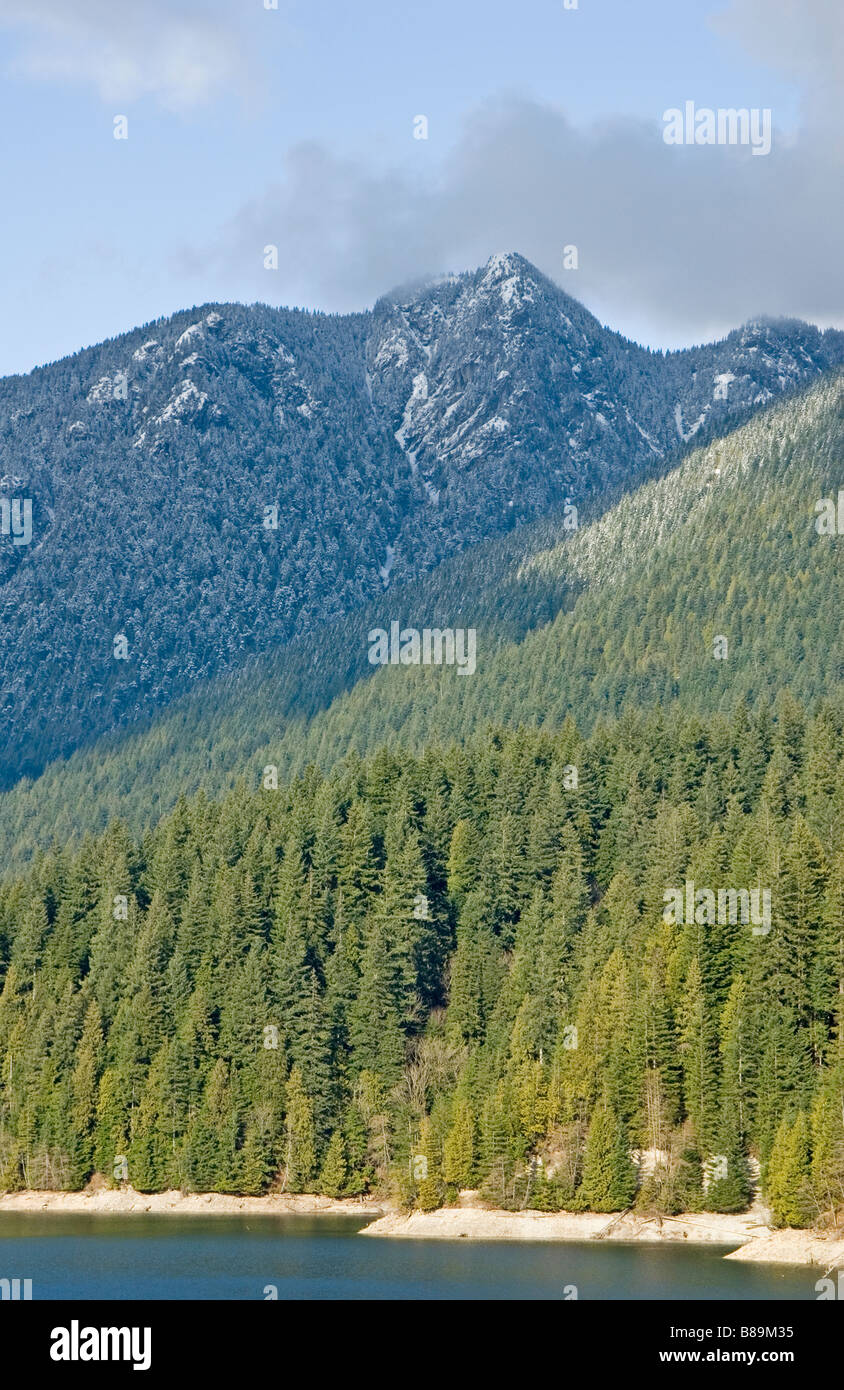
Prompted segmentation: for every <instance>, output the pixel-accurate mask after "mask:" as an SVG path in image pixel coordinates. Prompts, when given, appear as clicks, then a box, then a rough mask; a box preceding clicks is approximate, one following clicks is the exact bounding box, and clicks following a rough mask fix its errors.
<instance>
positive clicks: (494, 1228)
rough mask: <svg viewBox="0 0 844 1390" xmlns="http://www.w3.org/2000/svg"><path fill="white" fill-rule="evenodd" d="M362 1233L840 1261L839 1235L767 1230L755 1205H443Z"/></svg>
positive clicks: (843, 1258) (386, 1219)
mask: <svg viewBox="0 0 844 1390" xmlns="http://www.w3.org/2000/svg"><path fill="white" fill-rule="evenodd" d="M361 1234H362V1235H366V1236H392V1237H399V1238H403V1239H417V1240H461V1239H465V1240H534V1241H556V1240H558V1241H594V1240H606V1241H675V1242H676V1241H682V1242H685V1243H688V1244H689V1245H735V1246H737V1247H738V1248H737V1249H735V1250H733V1251H731V1252H730V1253H729V1254H728V1255H727V1256H726V1258H727V1259H728V1260H747V1261H759V1262H762V1263H768V1264H801V1265H815V1266H818V1267H820V1268H822V1269H823V1270H825V1271H826V1270H829V1269H832V1268H844V1234H842V1235H841V1236H840V1237H839V1236H834V1235H829V1236H823V1235H818V1234H817V1233H816V1232H810V1231H773V1230H771V1228H770V1227H769V1226H768V1225H766V1224H765V1222H764V1220H763V1219H762V1218H761V1217H760V1214H759V1213H758V1212H756V1213H754V1212H753V1211H750V1212H747V1213H744V1214H742V1215H739V1216H722V1215H718V1214H716V1213H714V1212H703V1213H700V1214H695V1215H688V1216H681V1217H661V1218H645V1217H641V1216H634V1215H632V1214H628V1215H618V1216H599V1215H596V1214H595V1213H593V1212H555V1213H548V1214H547V1215H546V1214H545V1213H543V1212H531V1211H525V1212H504V1211H490V1210H485V1209H483V1208H478V1207H447V1208H442V1209H441V1210H440V1211H434V1212H412V1213H411V1214H410V1215H409V1216H408V1215H403V1214H401V1213H397V1212H389V1213H387V1214H386V1215H384V1216H382V1217H380V1218H379V1219H378V1220H376V1221H373V1222H372V1224H371V1225H369V1226H367V1227H366V1228H365V1230H364V1231H362V1232H361Z"/></svg>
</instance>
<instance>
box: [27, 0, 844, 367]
mask: <svg viewBox="0 0 844 1390" xmlns="http://www.w3.org/2000/svg"><path fill="white" fill-rule="evenodd" d="M842 16H844V5H841V3H840V0H799V3H798V0H579V6H578V9H577V10H567V9H565V8H564V5H563V0H522V3H519V4H513V3H504V0H424V3H418V4H417V3H413V0H409V3H406V4H398V3H396V0H361V3H360V4H358V5H356V6H353V5H349V4H348V2H347V0H346V2H345V3H341V0H278V9H277V10H266V9H265V8H264V4H263V0H205V3H204V4H201V5H200V4H195V3H192V2H191V0H145V3H144V4H143V5H142V6H140V5H138V4H136V3H134V0H0V66H1V67H2V71H3V75H4V77H3V82H2V83H0V119H2V122H3V130H4V132H5V138H4V140H3V142H2V145H0V177H2V187H3V189H4V192H5V195H6V196H5V198H4V200H3V213H2V218H0V243H1V244H0V251H2V262H1V263H2V273H3V279H4V284H3V303H4V307H5V318H6V332H5V333H4V334H3V339H2V343H1V344H0V373H8V372H13V371H22V370H28V369H29V368H31V367H32V366H34V365H36V364H38V363H42V362H45V361H49V360H53V359H55V358H57V357H60V356H62V355H64V354H66V353H68V352H71V351H74V350H75V349H77V348H79V347H82V346H85V345H87V344H89V343H91V342H95V341H98V340H99V339H101V338H104V337H107V336H112V335H114V334H117V333H119V332H122V331H124V330H126V329H128V328H130V327H133V326H134V325H136V324H138V323H141V322H145V321H147V320H149V319H151V318H154V317H156V316H157V315H159V314H169V313H172V312H175V311H176V310H177V309H180V308H183V307H188V306H190V305H192V304H195V303H204V302H206V301H209V300H228V299H241V300H247V301H251V300H255V299H263V300H267V301H269V302H271V303H277V304H286V303H298V304H307V305H309V306H310V307H316V308H324V309H329V310H346V309H350V308H362V307H365V306H366V305H368V304H371V303H372V302H373V300H374V299H375V298H376V297H377V295H378V294H380V293H384V292H386V291H387V290H389V289H390V288H392V287H393V285H394V284H395V283H399V282H401V281H402V280H404V279H409V278H412V277H414V276H417V275H422V274H428V273H438V272H440V271H443V270H460V269H465V268H467V267H470V266H472V265H475V264H478V263H479V262H481V261H482V260H484V259H485V258H486V257H487V256H488V255H490V254H492V253H493V252H494V251H497V250H517V251H522V252H523V253H524V254H525V255H528V256H529V257H530V258H531V259H532V260H534V261H536V262H537V264H539V265H540V267H541V268H542V269H543V270H545V271H546V273H548V274H551V275H552V276H554V278H555V279H557V280H559V282H560V283H561V284H563V285H564V287H565V288H566V289H568V290H569V291H570V292H571V293H572V294H575V295H576V296H577V297H578V298H581V299H582V300H583V301H584V302H585V303H587V304H588V305H589V307H590V308H592V309H593V311H594V312H596V313H597V314H598V315H599V317H601V318H602V319H604V321H606V322H609V323H610V324H611V325H612V326H614V327H618V328H620V329H621V330H622V331H625V332H627V333H629V334H630V335H631V336H634V337H636V338H638V339H639V340H640V341H646V342H650V343H653V344H655V345H659V346H669V345H675V344H682V343H687V342H694V341H700V340H702V339H704V338H708V337H711V336H714V335H716V334H718V333H721V332H724V331H727V330H728V329H729V328H730V327H732V326H734V325H735V324H736V323H738V322H741V321H742V320H744V319H746V318H747V317H749V316H752V315H755V314H759V313H765V312H770V313H775V314H796V315H801V316H804V317H808V318H810V319H813V320H814V321H816V322H821V323H824V324H826V323H835V324H840V323H844V287H842V275H841V269H840V252H839V250H838V247H837V243H838V241H839V240H840V231H839V229H840V226H841V221H842V217H841V214H842V207H841V186H842V179H841V174H842V168H841V139H840V130H841V120H842V116H844V103H842V99H841V79H840V76H839V74H840V71H841V67H842V62H841V59H842V51H841V49H842V40H844V21H842ZM690 99H691V100H694V101H695V102H696V103H697V105H698V106H704V105H705V106H710V107H718V106H746V107H756V106H758V107H770V108H771V109H772V111H773V114H774V125H775V129H776V139H775V148H774V150H773V151H772V153H771V155H770V156H769V157H768V158H766V159H758V160H754V159H751V158H750V157H749V151H747V150H737V149H723V148H719V149H698V148H693V149H690V150H685V149H684V150H679V151H677V150H672V149H669V147H667V146H666V145H665V144H664V143H663V142H662V139H661V132H662V113H663V111H664V110H665V109H666V108H668V107H672V106H681V105H682V104H683V102H684V101H686V100H690ZM118 114H119V115H125V116H127V117H128V126H129V138H128V139H127V140H123V141H118V140H115V139H114V138H113V119H114V117H115V115H118ZM419 114H424V115H426V116H427V118H428V121H429V138H428V139H427V140H425V141H421V140H414V138H413V119H414V116H416V115H419ZM270 243H272V244H275V245H277V246H278V248H279V269H278V270H277V271H275V272H271V271H267V270H265V269H264V267H263V257H262V252H263V247H264V245H265V244H270ZM571 243H575V244H577V245H578V248H579V253H580V268H579V270H578V271H577V273H576V275H572V274H568V275H566V274H565V273H564V272H563V270H562V268H561V254H562V247H563V246H564V245H565V244H571Z"/></svg>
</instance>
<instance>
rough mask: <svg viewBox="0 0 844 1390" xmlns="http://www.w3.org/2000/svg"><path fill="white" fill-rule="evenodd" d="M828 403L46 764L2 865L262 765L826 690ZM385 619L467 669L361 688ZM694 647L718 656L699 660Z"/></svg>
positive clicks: (834, 596) (746, 435)
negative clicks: (822, 502)
mask: <svg viewBox="0 0 844 1390" xmlns="http://www.w3.org/2000/svg"><path fill="white" fill-rule="evenodd" d="M841 401H842V389H841V378H840V376H838V375H832V376H830V377H827V378H825V379H824V380H823V381H822V382H821V383H819V384H818V385H817V386H815V387H813V388H810V389H809V390H808V391H806V392H805V393H804V394H802V395H800V396H796V397H794V398H792V399H789V400H788V401H786V402H783V403H781V404H778V405H776V406H774V407H771V408H769V410H768V411H766V412H764V413H762V414H760V415H758V416H755V417H754V418H753V419H752V420H751V421H749V422H748V423H747V424H745V425H744V426H742V427H741V428H740V429H738V430H736V431H735V432H734V433H732V434H731V435H729V436H728V437H726V438H724V439H720V440H717V441H714V442H713V443H712V444H710V445H709V446H707V447H706V448H703V449H699V450H696V451H695V452H693V453H692V454H691V455H690V456H689V458H688V459H687V460H686V461H685V462H684V463H683V464H681V465H680V466H679V467H678V468H676V469H675V470H673V471H672V472H671V473H670V474H669V475H668V476H667V477H665V478H663V479H661V480H659V481H656V482H653V483H649V484H647V485H646V486H644V487H642V488H641V489H639V490H638V491H637V493H636V494H634V495H633V496H629V497H625V498H623V500H622V501H621V502H620V503H618V505H617V506H615V507H614V508H612V509H611V510H610V511H609V512H608V513H607V514H606V515H604V516H603V517H601V518H599V519H598V520H596V521H595V522H593V523H591V524H589V525H585V526H582V527H581V528H580V529H579V530H578V531H577V532H576V533H575V534H571V533H569V532H567V531H565V529H564V527H565V524H566V521H565V517H562V516H558V517H556V518H555V519H551V520H548V521H547V522H543V523H539V524H537V525H535V526H532V527H526V528H523V529H521V530H520V531H519V532H518V533H515V534H514V535H512V536H509V537H507V538H504V539H501V540H499V541H497V542H492V543H488V544H486V545H485V546H483V547H480V548H479V549H476V550H475V551H473V552H471V553H470V554H469V555H467V556H464V557H460V558H459V559H456V560H454V561H452V562H450V563H449V564H448V565H446V566H444V567H441V568H440V569H439V570H438V571H437V572H436V573H435V574H433V575H431V576H430V577H429V578H428V579H427V580H425V581H423V582H422V583H421V584H420V585H419V586H417V587H414V586H411V587H410V588H408V589H404V590H399V589H395V590H394V591H392V592H391V593H389V594H385V595H384V596H383V599H382V600H381V601H380V602H379V603H377V604H374V605H372V606H370V607H369V608H368V609H367V610H366V611H365V612H364V613H362V614H361V615H359V616H358V617H357V618H353V619H346V620H344V621H343V622H341V623H339V624H338V625H337V626H336V627H335V628H334V629H333V630H332V632H331V636H330V638H329V639H328V640H326V637H325V635H318V636H315V637H314V638H312V639H306V640H304V641H302V642H300V643H297V644H294V645H293V646H292V647H290V648H289V649H287V650H286V651H285V652H283V653H280V654H279V655H278V656H277V657H275V658H274V659H272V660H268V661H267V662H266V663H262V664H259V665H257V666H256V667H255V668H254V669H251V670H250V671H248V672H247V673H246V674H244V675H243V676H241V677H239V678H237V679H236V680H235V681H234V682H232V683H219V682H218V683H214V684H212V685H210V686H209V687H207V688H206V689H203V690H201V691H199V692H197V693H196V694H195V695H194V696H192V697H190V698H189V699H187V700H186V701H183V702H182V703H181V705H179V706H178V707H177V708H176V709H174V710H173V711H172V712H170V713H169V714H167V715H166V716H164V717H162V718H161V719H159V720H158V721H157V722H156V723H155V724H154V725H153V726H152V727H151V728H149V729H146V730H144V731H142V732H138V733H136V734H131V735H129V736H127V737H125V738H120V739H109V740H106V741H104V742H103V743H101V744H100V745H97V746H96V747H95V748H94V749H92V750H90V751H89V752H86V753H79V754H77V755H76V756H75V757H74V758H72V759H71V760H70V761H69V762H68V763H67V764H64V763H59V764H56V765H55V766H54V767H52V768H50V769H48V770H47V772H46V773H45V774H44V776H43V777H41V778H40V779H38V780H37V781H36V782H34V783H32V784H25V785H23V786H21V787H19V788H16V789H14V790H13V791H12V792H10V793H7V794H6V795H4V796H3V797H2V798H0V844H2V849H3V860H4V863H5V864H6V865H7V866H8V865H14V864H15V863H19V862H22V860H23V859H24V858H26V857H27V856H28V855H29V854H30V853H31V851H32V847H33V846H34V845H38V844H41V845H45V844H47V843H49V841H50V839H51V837H52V836H53V835H54V834H55V835H56V836H57V838H58V840H59V842H60V843H65V842H69V841H70V840H71V839H72V838H75V837H76V836H77V835H78V833H79V832H80V831H83V830H86V829H90V830H97V829H101V828H103V827H104V825H105V824H106V823H107V821H108V820H109V818H110V817H112V816H115V815H121V816H125V817H127V818H128V819H129V821H130V823H131V824H132V826H133V827H135V828H137V829H142V828H143V827H144V826H145V825H148V824H150V823H151V822H152V821H153V820H154V819H155V818H156V817H157V815H158V813H159V811H160V810H162V809H164V810H166V809H167V808H168V807H169V806H171V805H172V804H173V803H174V801H175V799H176V798H177V797H178V796H179V794H180V793H181V792H183V791H187V792H192V791H193V790H194V789H195V788H197V787H198V786H200V785H204V786H205V787H206V788H207V790H208V791H209V792H211V793H216V792H217V791H218V790H219V789H221V788H225V787H231V786H233V785H234V784H235V782H236V781H237V780H238V779H239V778H241V777H243V778H244V779H246V781H247V782H248V784H249V785H252V786H255V785H257V784H258V782H259V780H260V779H261V776H262V774H263V770H264V768H265V767H267V766H270V765H272V766H275V767H277V768H278V770H279V775H280V776H282V777H283V776H285V775H287V774H289V773H291V772H294V773H295V772H296V771H299V770H301V769H303V768H304V767H305V766H306V765H307V764H308V763H309V762H315V763H318V764H320V765H321V766H322V767H323V768H325V769H328V768H330V767H331V766H332V765H333V764H334V763H335V762H336V761H338V760H339V759H341V758H342V757H343V756H344V755H345V753H346V752H347V751H348V750H349V749H356V750H358V751H360V752H366V751H367V750H370V749H373V748H377V747H379V746H380V745H381V744H382V743H384V742H385V741H390V740H395V741H400V742H402V743H403V744H405V745H406V746H407V747H411V748H421V747H422V746H423V745H424V744H425V743H427V742H428V741H430V740H431V739H432V738H450V737H452V736H453V737H456V738H461V739H463V738H467V737H470V736H471V735H472V734H473V733H475V732H477V731H478V730H480V729H481V728H483V727H484V725H485V724H487V723H499V724H500V723H506V724H509V725H511V726H515V725H517V724H520V723H535V724H538V725H541V726H545V727H549V728H552V727H558V726H559V725H560V724H561V723H562V722H563V720H564V719H565V717H566V715H567V714H568V713H573V714H574V715H575V716H576V717H577V719H578V720H579V721H581V722H582V724H583V726H584V728H587V729H588V728H591V726H592V724H593V723H594V721H595V719H596V718H597V717H598V716H600V715H602V714H608V713H612V712H614V711H617V710H619V709H622V708H624V707H626V706H628V705H633V706H637V707H645V708H647V707H651V706H652V705H653V704H658V705H660V706H661V707H663V708H665V707H667V706H668V705H670V704H671V703H672V702H673V701H675V700H681V701H683V702H684V704H685V705H686V707H694V708H697V709H700V710H707V709H708V710H715V709H723V710H730V709H733V708H735V706H736V705H737V704H738V702H739V701H740V700H741V699H744V700H746V701H747V703H748V704H749V705H750V706H753V705H754V704H755V703H756V702H757V701H758V700H760V699H763V698H773V697H774V696H775V694H776V693H777V691H779V690H780V689H781V688H783V687H788V688H791V689H792V690H793V691H794V692H796V693H797V694H799V696H800V697H801V698H804V699H807V700H812V699H815V698H817V697H819V696H822V695H825V694H826V695H834V694H836V692H838V691H839V690H840V688H841V683H842V679H844V652H842V639H841V628H840V613H841V611H842V602H844V593H842V575H844V570H843V569H842V564H841V553H840V547H841V545H842V543H844V541H842V538H841V537H838V536H833V535H820V534H819V533H818V531H817V528H816V525H815V523H816V521H817V519H818V518H817V515H816V510H815V508H816V503H817V502H818V500H819V499H821V498H824V497H830V496H831V497H835V496H837V490H838V487H839V484H840V480H841V476H842V473H841V467H842V456H844V415H843V414H842V405H841ZM393 619H395V620H397V621H400V622H401V623H402V625H403V626H405V625H407V626H413V627H417V628H422V627H424V626H434V625H438V626H444V627H446V626H451V627H459V626H464V627H475V628H476V629H477V634H478V635H477V650H478V668H477V671H476V672H475V674H474V675H472V676H471V677H468V676H460V675H458V673H457V672H456V671H455V670H454V669H448V668H444V667H441V668H430V667H427V668H426V667H408V666H399V667H387V668H384V669H378V670H377V671H376V672H375V674H372V671H373V668H372V667H371V666H369V665H368V661H367V654H368V646H367V640H366V637H367V630H368V628H369V627H370V626H372V625H380V626H387V625H389V622H390V621H391V620H393ZM531 629H532V631H531ZM526 633H527V634H528V635H527V636H525V634H526ZM716 638H726V641H727V646H726V651H724V649H723V644H721V645H720V646H719V651H720V652H721V657H720V658H719V657H716V655H715V639H716ZM365 675H369V676H371V678H370V679H366V680H362V679H361V677H362V676H365ZM356 682H357V684H355V683H356ZM348 686H353V687H354V688H352V689H351V690H348V691H347V693H342V692H343V691H344V690H345V689H346V687H348ZM332 700H333V703H332V704H331V707H330V708H329V709H327V710H326V709H325V708H324V707H325V706H326V705H328V704H329V703H330V702H331V701H332Z"/></svg>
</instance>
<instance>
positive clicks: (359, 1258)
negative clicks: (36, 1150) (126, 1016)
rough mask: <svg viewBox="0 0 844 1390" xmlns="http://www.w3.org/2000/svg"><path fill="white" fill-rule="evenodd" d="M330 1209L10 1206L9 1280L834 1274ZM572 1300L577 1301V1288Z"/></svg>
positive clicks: (751, 1285) (716, 1293)
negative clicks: (306, 1212)
mask: <svg viewBox="0 0 844 1390" xmlns="http://www.w3.org/2000/svg"><path fill="white" fill-rule="evenodd" d="M361 1224H362V1223H361V1222H360V1221H358V1220H357V1219H355V1218H348V1217H345V1216H341V1217H331V1216H319V1217H293V1216H284V1217H279V1218H274V1217H260V1218H250V1217H240V1216H218V1217H204V1216H203V1217H177V1216H131V1217H117V1216H59V1215H49V1216H48V1215H38V1214H26V1215H21V1214H18V1213H10V1212H4V1213H0V1278H19V1279H25V1278H28V1279H32V1284H33V1287H32V1296H33V1300H38V1299H89V1298H107V1299H135V1298H138V1299H185V1298H201V1299H246V1300H249V1299H253V1300H261V1299H263V1298H265V1297H266V1296H267V1295H266V1294H265V1289H266V1286H267V1285H273V1286H275V1288H276V1290H277V1296H278V1298H279V1300H286V1299H322V1300H337V1299H366V1300H377V1299H557V1300H561V1299H563V1298H565V1297H566V1293H565V1290H566V1288H567V1286H568V1287H570V1286H572V1285H574V1286H575V1287H576V1288H577V1291H578V1298H579V1299H581V1300H583V1299H589V1300H595V1299H622V1300H629V1299H669V1300H677V1299H708V1300H710V1299H711V1300H716V1299H729V1300H742V1299H798V1300H810V1301H811V1300H815V1299H816V1298H817V1294H816V1292H815V1288H814V1285H815V1283H816V1281H817V1280H818V1279H819V1278H820V1277H821V1273H822V1271H820V1270H814V1269H809V1268H799V1267H796V1266H774V1265H747V1264H737V1263H732V1262H730V1261H727V1260H724V1259H722V1258H721V1255H722V1254H723V1248H722V1247H716V1246H678V1245H669V1244H662V1245H657V1244H655V1245H634V1244H630V1245H609V1244H600V1245H594V1244H573V1245H563V1244H550V1243H549V1244H528V1243H524V1244H523V1243H517V1242H501V1241H497V1242H484V1243H480V1242H478V1243H475V1242H470V1241H438V1240H437V1241H422V1240H396V1239H380V1238H376V1237H369V1238H367V1237H363V1236H360V1235H358V1234H357V1233H358V1231H359V1229H360V1226H361ZM569 1296H570V1295H569Z"/></svg>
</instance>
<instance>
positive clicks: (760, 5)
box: [712, 0, 844, 149]
mask: <svg viewBox="0 0 844 1390" xmlns="http://www.w3.org/2000/svg"><path fill="white" fill-rule="evenodd" d="M712 26H713V28H714V29H716V30H717V32H718V33H720V34H722V35H724V36H725V37H727V38H730V39H734V40H736V41H738V43H740V44H741V46H742V47H743V48H744V49H745V50H746V52H748V53H749V54H751V55H752V56H753V57H754V58H756V59H757V60H758V61H759V62H761V63H764V64H765V65H766V66H768V67H771V68H774V69H776V70H777V71H779V72H781V73H783V74H785V75H786V76H787V77H789V78H791V79H792V80H793V81H795V82H796V83H798V84H799V86H800V88H801V91H802V95H803V105H804V115H805V118H806V121H807V123H808V124H809V125H810V126H811V127H818V128H820V129H823V128H824V127H826V128H827V129H828V128H829V127H830V126H831V125H839V126H840V123H841V118H842V116H844V79H842V59H844V5H842V3H841V0H731V4H730V5H729V8H728V9H727V10H724V11H722V12H721V13H720V14H717V15H715V16H713V19H712ZM840 143H841V142H840V141H838V142H837V147H838V148H839V149H840Z"/></svg>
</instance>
